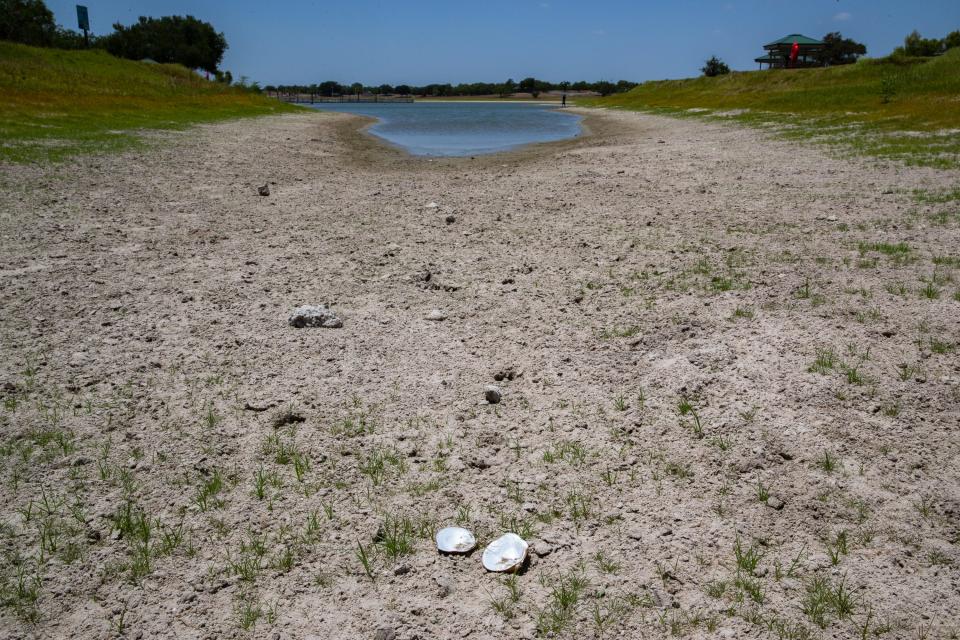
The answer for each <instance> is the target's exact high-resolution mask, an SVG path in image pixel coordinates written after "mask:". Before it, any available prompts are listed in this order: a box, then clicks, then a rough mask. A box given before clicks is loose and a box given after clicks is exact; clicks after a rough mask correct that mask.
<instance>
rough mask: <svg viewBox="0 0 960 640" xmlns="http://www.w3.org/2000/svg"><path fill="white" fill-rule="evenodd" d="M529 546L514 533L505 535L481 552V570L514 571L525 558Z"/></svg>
mask: <svg viewBox="0 0 960 640" xmlns="http://www.w3.org/2000/svg"><path fill="white" fill-rule="evenodd" d="M529 548H530V545H528V544H527V543H526V541H525V540H524V539H523V538H521V537H520V536H518V535H517V534H515V533H505V534H503V535H502V536H500V537H499V538H497V539H496V540H494V541H493V542H491V543H490V544H488V545H487V548H486V549H484V550H483V568H484V569H486V570H487V571H516V570H517V569H519V568H520V566H521V565H522V564H523V561H524V560H526V558H527V549H529Z"/></svg>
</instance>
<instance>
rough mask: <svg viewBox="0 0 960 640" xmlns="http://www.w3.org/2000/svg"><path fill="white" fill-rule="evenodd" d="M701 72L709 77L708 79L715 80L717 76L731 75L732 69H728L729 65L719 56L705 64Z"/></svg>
mask: <svg viewBox="0 0 960 640" xmlns="http://www.w3.org/2000/svg"><path fill="white" fill-rule="evenodd" d="M700 71H702V72H703V75H705V76H707V77H708V78H714V77H716V76H722V75H726V74H728V73H730V67H728V66H727V63H726V62H724V61H723V60H721V59H720V58H718V57H717V56H710V59H709V60H707V61H706V62H705V63H704V65H703V66H702V67H701V68H700Z"/></svg>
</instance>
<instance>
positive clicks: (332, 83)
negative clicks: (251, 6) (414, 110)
mask: <svg viewBox="0 0 960 640" xmlns="http://www.w3.org/2000/svg"><path fill="white" fill-rule="evenodd" d="M635 86H637V83H636V82H630V81H629V80H620V81H619V82H610V81H608V80H599V81H596V82H587V81H586V80H579V81H577V82H568V81H565V82H548V81H546V80H539V79H537V78H532V77H530V78H524V79H523V80H520V81H519V82H516V81H515V80H514V79H513V78H509V79H507V80H506V81H504V82H469V83H460V84H450V83H444V84H437V83H434V84H426V85H422V86H415V85H409V84H398V85H391V84H381V85H365V84H363V83H361V82H354V83H352V84H341V83H339V82H337V81H336V80H327V81H325V82H320V83H317V84H285V85H267V86H266V87H264V89H266V90H267V91H278V92H280V93H305V94H312V95H317V96H324V97H330V96H340V95H356V94H368V95H413V96H424V97H437V98H439V97H445V96H492V95H496V96H501V97H504V96H508V95H512V94H514V93H529V94H530V95H532V96H533V97H534V98H536V97H538V96H539V95H540V94H541V93H546V92H548V91H593V92H596V93H599V94H600V95H604V96H606V95H610V94H612V93H621V92H624V91H629V90H630V89H632V88H634V87H635Z"/></svg>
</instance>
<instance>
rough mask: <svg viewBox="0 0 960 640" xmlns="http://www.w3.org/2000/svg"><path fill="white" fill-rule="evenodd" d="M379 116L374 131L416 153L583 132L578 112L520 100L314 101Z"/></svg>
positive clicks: (508, 145) (470, 151)
mask: <svg viewBox="0 0 960 640" xmlns="http://www.w3.org/2000/svg"><path fill="white" fill-rule="evenodd" d="M311 106H313V107H315V108H317V109H322V110H328V111H343V112H347V113H356V114H360V115H364V116H372V117H374V118H377V120H378V122H377V123H376V124H375V125H373V126H372V127H370V129H368V130H369V131H370V133H372V134H374V135H376V136H379V137H381V138H383V139H384V140H387V141H388V142H392V143H393V144H395V145H398V146H400V147H402V148H403V149H405V150H406V151H408V152H409V153H412V154H413V155H418V156H473V155H480V154H484V153H496V152H498V151H506V150H509V149H514V148H516V147H519V146H521V145H525V144H530V143H533V142H552V141H554V140H565V139H567V138H573V137H576V136H577V135H579V134H580V131H581V129H580V116H578V115H574V114H572V113H565V112H562V111H560V110H558V109H557V108H556V107H554V106H552V105H548V104H547V105H543V104H531V103H517V102H501V103H497V102H414V103H396V104H388V103H372V104H368V103H346V102H343V103H341V102H334V103H324V104H315V105H311Z"/></svg>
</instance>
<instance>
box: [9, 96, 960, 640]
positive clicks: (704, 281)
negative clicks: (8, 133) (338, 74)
mask: <svg viewBox="0 0 960 640" xmlns="http://www.w3.org/2000/svg"><path fill="white" fill-rule="evenodd" d="M362 125H363V122H362V121H361V120H360V119H358V118H355V117H351V116H344V115H320V114H303V115H299V114H296V115H287V116H280V117H271V118H266V119H258V120H246V121H238V122H232V123H227V124H220V125H212V126H203V127H199V128H196V129H193V130H191V131H188V132H184V133H165V134H159V135H157V136H156V138H157V140H156V144H155V145H153V146H152V148H150V149H148V150H144V151H139V152H136V153H128V154H125V155H119V156H111V157H89V158H82V159H77V160H74V161H71V162H69V163H67V164H62V165H57V166H52V167H51V166H6V167H2V168H0V171H2V174H0V175H2V178H0V180H2V187H3V189H4V192H5V193H4V196H3V200H2V203H0V306H2V315H0V339H2V358H0V396H2V398H0V399H2V401H3V406H2V407H0V435H2V442H0V501H2V506H0V549H2V553H3V555H2V558H0V576H2V577H0V605H2V606H0V636H2V637H13V638H21V637H22V638H33V637H37V638H109V637H119V636H121V635H122V636H124V637H133V638H222V637H258V638H260V637H263V638H267V637H269V638H374V637H377V638H381V639H384V638H393V637H396V638H400V639H413V638H420V639H426V638H518V637H520V638H530V637H535V636H538V635H540V636H551V635H552V636H558V637H571V638H584V637H595V636H601V635H603V636H605V637H623V638H659V637H669V636H679V637H695V638H696V637H700V638H706V637H717V636H722V637H748V636H749V637H763V638H806V637H813V638H817V637H832V638H861V637H880V638H919V637H926V638H947V637H957V633H958V632H960V624H958V622H957V620H958V618H957V611H960V573H958V566H960V549H958V542H960V520H958V518H960V491H958V489H960V466H958V459H960V458H958V454H960V437H958V431H957V428H958V424H960V359H958V355H957V353H958V351H957V349H958V346H957V345H958V342H960V298H958V293H957V292H958V290H960V282H958V279H960V272H958V269H960V203H958V201H957V199H956V198H958V197H960V192H954V193H953V195H951V193H950V190H952V189H955V188H956V187H957V186H958V185H960V179H958V178H960V176H958V175H957V173H955V172H954V173H950V172H940V171H935V170H932V169H920V168H911V167H905V166H902V165H897V164H888V163H878V162H875V161H870V160H864V159H857V158H838V157H833V156H830V155H827V153H826V151H825V150H824V149H823V148H819V147H803V146H797V145H795V144H791V143H788V142H784V141H778V140H773V139H770V138H768V137H765V135H764V134H762V133H760V132H757V131H753V130H745V129H740V128H734V127H729V126H721V125H717V124H707V123H703V122H700V121H696V120H672V119H665V118H661V117H654V116H648V115H640V114H631V113H618V112H596V111H591V112H589V115H588V117H587V126H588V127H589V128H590V131H591V133H592V135H590V136H585V137H583V138H580V139H577V140H574V141H568V142H563V143H556V144H549V145H541V146H537V147H531V148H528V149H525V150H521V151H517V152H513V153H507V154H500V155H495V156H486V157H479V158H476V159H472V160H471V159H469V158H463V159H447V160H429V159H422V158H421V159H418V158H411V157H408V156H406V155H404V154H403V153H401V152H399V151H397V150H394V149H391V148H390V147H388V146H386V145H384V144H382V143H380V142H378V141H377V140H375V139H373V138H371V137H369V136H367V135H365V134H362V133H360V132H358V129H359V128H360V127H362ZM267 182H269V186H270V191H271V195H270V196H269V197H261V196H258V195H257V187H259V186H262V185H263V184H264V183H267ZM918 190H919V191H918ZM431 202H435V203H437V205H438V206H437V207H428V206H427V205H428V204H429V203H431ZM448 216H453V220H452V221H450V222H448V221H447V219H448ZM320 303H326V304H329V305H330V306H331V307H332V308H333V309H334V311H335V312H336V313H337V315H338V316H339V317H340V318H341V319H342V320H343V327H342V328H339V329H325V328H303V329H296V328H293V327H291V326H289V325H288V324H287V317H288V315H289V313H290V312H291V311H292V310H293V309H294V308H296V307H298V306H300V305H305V304H320ZM435 309H437V310H440V311H441V312H442V315H445V316H446V319H445V320H442V321H436V320H428V319H427V316H428V314H430V312H431V311H433V310H435ZM489 384H495V385H498V386H499V387H500V389H501V391H502V397H503V399H502V402H500V403H499V404H488V403H487V402H486V401H485V399H484V388H485V386H486V385H489ZM453 523H459V524H461V525H462V526H465V527H467V528H470V529H471V530H472V531H473V532H474V533H475V534H476V535H477V537H478V538H479V540H480V544H481V547H480V548H479V549H478V550H477V551H475V552H474V553H473V554H471V555H468V556H462V557H455V556H440V555H439V554H438V553H437V552H436V550H435V547H434V544H433V542H432V535H433V533H434V532H435V531H436V529H437V528H439V527H441V526H444V525H447V524H453ZM508 530H513V531H515V532H517V533H520V534H521V535H523V536H524V537H525V538H526V539H527V540H529V541H530V542H531V544H532V549H531V550H532V553H531V556H530V558H529V561H528V563H527V565H526V566H525V567H524V569H523V570H522V571H521V572H520V573H519V574H517V575H516V576H515V577H513V578H505V577H503V576H501V575H496V574H490V573H486V572H485V571H484V570H483V568H482V566H481V564H480V552H481V551H482V547H483V545H485V544H486V543H487V542H489V541H490V540H492V539H493V538H495V537H497V536H499V535H500V534H502V533H503V532H505V531H508ZM364 559H365V560H366V562H367V566H366V568H365V567H364V563H363V560H364Z"/></svg>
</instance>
